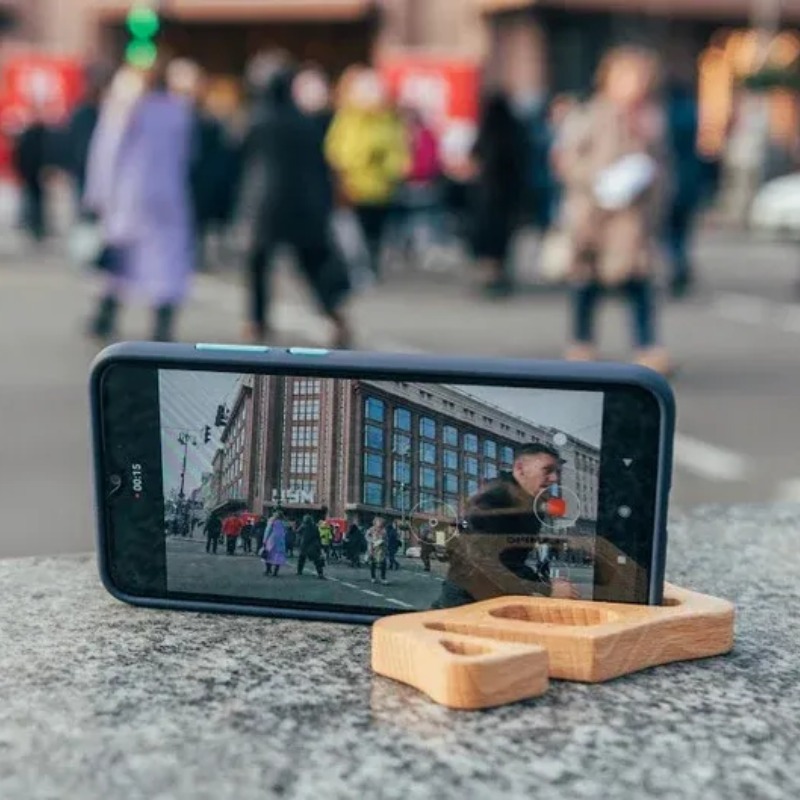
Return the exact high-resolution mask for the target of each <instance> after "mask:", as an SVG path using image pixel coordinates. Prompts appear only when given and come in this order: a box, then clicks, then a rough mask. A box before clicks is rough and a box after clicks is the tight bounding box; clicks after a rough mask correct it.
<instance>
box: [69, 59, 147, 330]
mask: <svg viewBox="0 0 800 800" xmlns="http://www.w3.org/2000/svg"><path fill="white" fill-rule="evenodd" d="M144 88H145V82H144V75H143V74H142V73H141V72H140V71H138V70H135V69H133V68H130V67H123V68H121V69H119V70H118V71H117V72H116V73H115V75H114V77H113V78H112V80H111V83H110V85H109V87H108V89H107V91H106V92H105V94H104V96H103V102H102V104H101V107H100V115H99V117H98V120H97V124H96V125H95V128H94V132H93V134H92V138H91V140H90V142H89V150H88V152H87V156H86V178H85V180H86V184H85V187H84V193H83V197H82V199H81V207H82V209H83V210H84V213H85V214H86V215H87V216H89V215H90V216H96V217H98V219H99V222H100V238H101V242H102V244H101V254H100V256H99V257H98V259H97V261H98V263H97V266H98V267H100V268H101V269H106V268H110V267H111V266H112V265H113V264H114V263H115V262H117V261H118V260H119V259H118V258H117V255H116V248H115V247H114V245H112V243H111V242H112V239H114V238H115V235H114V233H115V230H116V228H117V226H118V224H119V223H118V216H119V214H120V213H122V210H121V209H120V208H119V203H120V195H119V192H118V191H117V189H118V185H117V178H118V172H117V164H118V161H119V154H120V148H121V146H122V141H123V138H124V136H125V134H126V132H127V130H128V123H129V121H130V117H131V114H132V113H133V109H134V108H135V107H136V103H137V102H138V101H139V98H140V97H141V95H142V92H143V91H144ZM115 307H116V298H115V297H113V296H109V297H108V298H107V302H106V303H105V304H103V303H101V305H100V308H99V309H98V312H97V315H96V317H95V320H94V321H93V323H92V326H93V327H92V330H91V333H92V334H94V335H97V336H101V337H104V336H106V335H109V334H110V333H111V329H112V328H113V322H114V319H113V317H114V314H113V312H114V309H115Z"/></svg>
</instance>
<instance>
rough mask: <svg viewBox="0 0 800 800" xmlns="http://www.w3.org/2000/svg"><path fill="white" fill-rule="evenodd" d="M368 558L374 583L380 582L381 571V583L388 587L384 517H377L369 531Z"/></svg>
mask: <svg viewBox="0 0 800 800" xmlns="http://www.w3.org/2000/svg"><path fill="white" fill-rule="evenodd" d="M367 558H368V559H369V572H370V579H371V580H372V582H373V583H377V582H378V572H379V571H380V576H381V583H382V584H383V585H386V584H387V583H388V581H387V580H386V520H384V519H383V517H375V519H374V520H373V522H372V527H371V528H370V529H369V530H368V531H367Z"/></svg>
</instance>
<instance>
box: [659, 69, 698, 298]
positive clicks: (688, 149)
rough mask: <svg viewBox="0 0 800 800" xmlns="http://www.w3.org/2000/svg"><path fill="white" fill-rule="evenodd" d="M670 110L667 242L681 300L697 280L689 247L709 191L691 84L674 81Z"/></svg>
mask: <svg viewBox="0 0 800 800" xmlns="http://www.w3.org/2000/svg"><path fill="white" fill-rule="evenodd" d="M666 110H667V123H668V133H669V143H670V147H671V156H672V163H673V181H674V191H673V194H672V198H671V202H670V204H669V208H668V210H667V218H666V226H665V227H666V230H665V239H666V245H667V248H666V249H667V254H668V256H669V260H670V266H671V271H672V275H671V277H670V289H671V292H672V295H673V297H676V298H681V297H683V296H684V295H686V294H687V293H688V292H689V291H690V290H691V288H692V286H693V284H694V280H695V275H694V269H693V265H692V261H691V257H690V254H689V246H690V241H691V235H692V231H693V228H694V223H695V220H696V219H697V214H698V211H699V210H700V205H701V202H702V200H703V197H704V189H705V179H704V175H703V165H702V162H701V160H700V156H699V154H698V151H697V134H698V128H699V117H700V115H699V109H698V104H697V97H696V92H694V91H693V90H692V87H691V86H690V85H688V84H683V83H680V82H677V81H676V82H673V83H672V84H671V85H670V86H669V87H668V88H667V91H666Z"/></svg>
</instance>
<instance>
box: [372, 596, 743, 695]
mask: <svg viewBox="0 0 800 800" xmlns="http://www.w3.org/2000/svg"><path fill="white" fill-rule="evenodd" d="M733 624H734V607H733V605H732V604H731V603H729V602H728V601H727V600H720V599H718V598H716V597H709V596H708V595H703V594H698V593H697V592H690V591H688V590H686V589H680V588H678V587H676V586H672V585H670V584H666V585H665V591H664V605H662V606H638V605H628V604H624V603H603V602H591V601H580V600H557V599H552V598H549V597H530V596H524V597H498V598H495V599H493V600H485V601H483V602H479V603H473V604H471V605H467V606H461V607H459V608H452V609H445V610H441V611H425V612H422V613H418V614H402V615H397V616H391V617H385V618H384V619H381V620H379V621H378V622H376V623H375V625H374V626H373V629H372V669H373V670H374V671H375V672H377V673H378V674H379V675H384V676H386V677H388V678H393V679H394V680H397V681H400V682H402V683H407V684H409V685H411V686H414V687H415V688H417V689H419V690H420V691H422V692H424V693H425V694H427V695H428V696H429V697H430V698H431V699H433V700H435V701H436V702H437V703H440V704H442V705H445V706H449V707H451V708H460V709H478V708H490V707H493V706H498V705H503V704H505V703H511V702H514V701H516V700H522V699H525V698H529V697H538V696H539V695H541V694H544V692H546V691H547V688H548V678H557V679H561V680H568V681H580V682H584V683H599V682H602V681H607V680H611V679H612V678H618V677H620V676H622V675H628V674H630V673H632V672H638V671H639V670H643V669H647V668H648V667H654V666H657V665H659V664H668V663H670V662H673V661H688V660H692V659H698V658H707V657H709V656H716V655H722V654H723V653H727V652H729V651H730V650H731V649H732V647H733Z"/></svg>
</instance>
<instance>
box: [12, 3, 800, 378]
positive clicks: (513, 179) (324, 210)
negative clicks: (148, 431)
mask: <svg viewBox="0 0 800 800" xmlns="http://www.w3.org/2000/svg"><path fill="white" fill-rule="evenodd" d="M12 5H13V4H12ZM40 5H41V4H40ZM98 5H99V6H104V5H105V4H103V3H99V4H98V3H95V4H93V3H91V2H83V3H79V4H78V5H76V6H75V12H76V15H77V16H78V17H80V18H81V20H82V23H83V28H82V29H81V31H82V33H80V32H79V33H76V30H77V29H76V23H75V21H74V20H73V21H72V24H71V25H70V26H68V27H69V29H70V31H71V32H72V35H73V36H74V37H77V39H76V41H81V37H82V38H83V47H84V48H85V49H86V52H88V53H90V54H91V55H87V54H86V53H81V54H79V55H80V57H79V58H75V59H73V61H72V62H70V61H69V60H64V57H63V56H59V58H58V59H56V58H54V57H52V58H51V57H50V56H48V55H47V53H46V51H45V50H44V49H43V48H40V50H36V48H35V47H33V48H32V47H31V46H30V45H21V44H20V43H19V41H16V40H15V39H14V37H13V35H12V34H13V33H14V31H15V30H17V29H16V28H15V26H14V24H10V25H9V26H8V28H7V35H6V46H5V49H4V50H2V52H3V53H5V63H6V66H7V70H6V71H7V73H9V70H11V72H10V73H9V74H13V75H15V76H16V80H17V84H18V85H19V86H20V87H22V88H21V89H18V91H17V94H16V95H15V96H14V99H7V100H6V103H5V106H4V107H3V108H2V115H0V121H2V132H3V135H4V139H5V143H6V148H7V161H8V164H7V170H6V178H7V180H9V181H11V182H14V183H15V184H16V185H17V186H18V188H19V195H18V196H19V204H18V223H19V225H20V226H21V227H23V228H24V229H25V230H27V231H28V232H29V234H30V237H31V240H32V241H33V242H34V243H38V242H42V241H44V240H45V239H47V237H48V236H49V234H51V233H52V229H53V224H52V222H51V220H50V218H49V215H50V213H51V211H50V209H51V208H52V205H53V204H52V201H51V200H50V199H49V198H48V192H49V191H50V190H51V188H52V185H53V182H54V177H53V176H54V175H55V176H59V175H60V176H61V178H62V179H63V178H64V176H67V179H68V181H69V185H70V194H71V200H72V202H71V206H72V216H71V223H70V228H71V231H70V233H69V237H70V252H72V253H73V256H74V257H75V258H77V259H82V260H84V261H86V262H87V263H90V264H91V265H92V266H93V267H95V268H96V269H97V270H99V271H100V272H101V273H102V274H103V289H102V291H101V292H100V297H99V299H98V301H97V306H96V309H95V311H94V313H93V316H92V318H91V319H90V320H89V321H88V323H87V329H88V333H89V334H90V335H92V336H94V337H96V338H98V339H101V340H105V339H109V338H112V337H113V336H114V335H115V333H116V319H117V315H118V310H119V308H120V306H121V305H122V304H123V303H125V302H126V300H127V299H128V298H129V297H133V296H134V295H136V296H140V297H143V298H144V299H145V301H146V302H147V303H148V304H149V306H150V307H151V309H152V315H153V323H152V328H151V331H150V335H151V337H152V338H154V339H157V340H170V339H172V338H173V337H174V336H175V320H176V315H177V312H178V310H179V309H180V308H181V306H182V305H183V303H184V301H185V299H186V297H187V295H188V291H189V287H190V284H191V281H192V276H193V274H194V273H195V272H196V271H198V270H214V269H217V268H219V267H220V266H222V267H225V268H230V267H231V266H236V267H238V268H240V269H241V271H242V274H243V276H244V286H245V289H246V296H247V300H246V304H245V306H246V311H245V313H244V314H243V320H242V326H241V336H242V338H243V339H244V340H246V341H248V342H260V341H264V340H266V339H268V338H269V336H270V333H271V317H270V314H271V308H272V306H273V305H274V303H273V298H272V294H273V292H272V284H273V280H272V274H273V271H274V270H273V265H274V262H275V254H276V253H277V252H283V248H285V247H289V248H291V250H292V251H293V255H294V261H295V263H296V264H297V267H298V269H299V274H300V276H301V277H302V279H303V280H304V281H305V283H306V284H307V285H308V287H309V288H310V290H311V292H312V294H313V296H314V298H315V299H316V301H317V304H318V306H319V309H320V311H321V313H322V314H323V315H324V316H325V317H326V318H327V319H328V320H329V322H330V323H331V326H332V331H333V334H332V344H333V345H334V346H337V347H348V346H352V345H353V342H354V339H353V330H352V325H351V323H350V319H349V317H348V313H347V300H348V298H349V297H350V296H351V295H352V293H353V292H354V291H357V290H358V289H359V288H361V287H363V286H365V285H368V284H370V283H375V282H378V281H380V280H381V276H382V274H383V273H384V271H385V269H386V268H387V264H393V265H395V268H399V269H406V270H426V271H436V270H446V269H453V262H454V260H455V262H457V265H458V266H457V268H458V269H460V270H461V271H462V272H463V273H464V274H465V275H468V276H469V279H470V280H471V281H474V283H475V284H476V288H477V289H478V291H480V292H481V293H482V294H483V295H484V296H485V297H486V298H487V299H493V300H502V299H503V298H506V297H509V296H510V295H511V294H513V292H514V290H515V283H516V277H517V276H516V274H515V265H514V263H513V262H514V258H513V257H512V250H513V246H514V243H515V241H516V237H518V235H519V232H520V231H521V230H526V231H528V232H533V233H534V235H535V237H536V242H537V246H536V247H535V249H534V250H532V251H531V255H530V257H529V261H531V262H533V263H534V265H535V266H534V269H535V271H536V273H537V274H538V278H539V279H540V280H541V281H543V282H546V283H554V284H565V285H567V286H569V291H570V297H571V303H570V307H571V323H570V337H569V341H568V342H567V343H566V345H565V353H564V354H565V356H566V357H567V358H570V359H574V360H591V359H594V358H596V357H597V349H596V345H595V342H596V331H595V316H596V308H597V306H598V303H599V301H600V300H601V298H602V297H603V296H604V295H606V294H614V295H618V296H620V297H621V298H622V299H623V301H624V302H625V303H626V304H627V305H629V307H630V319H631V323H630V339H631V342H632V349H633V356H632V357H633V359H634V360H636V361H637V362H639V363H642V364H645V365H647V366H650V367H652V368H654V369H656V370H658V371H661V372H663V373H669V372H670V371H671V369H672V366H673V365H672V362H671V359H670V357H669V355H668V353H667V351H666V349H665V348H664V347H663V345H662V341H661V333H660V329H659V324H658V313H657V309H658V299H657V298H658V297H659V294H658V292H657V291H656V289H657V283H658V282H657V281H656V279H655V275H656V274H660V275H661V276H662V277H663V282H664V283H665V285H666V287H667V288H668V289H669V293H670V294H671V296H672V297H674V298H682V297H684V296H686V295H687V294H689V293H690V292H691V291H692V288H693V286H694V283H695V277H696V276H695V270H694V269H693V263H692V255H691V237H692V232H693V230H694V228H695V222H696V219H697V217H698V215H699V214H700V213H702V212H704V211H707V210H708V209H709V208H715V209H717V210H719V209H720V208H722V207H723V206H724V207H725V209H726V210H727V213H728V216H731V215H733V216H734V217H735V216H736V215H737V214H738V215H739V217H742V218H746V215H747V214H748V213H749V209H751V208H752V203H753V200H754V198H755V196H756V193H757V191H758V188H759V186H760V184H761V183H762V182H763V181H765V180H767V179H768V178H771V177H775V176H776V175H780V174H782V173H784V172H788V171H790V170H791V168H792V166H793V164H794V160H795V156H796V144H797V141H796V140H797V136H796V127H795V126H796V123H797V108H796V106H797V102H796V93H795V91H794V88H793V83H792V82H793V80H795V78H794V72H793V65H794V63H795V61H796V59H797V57H798V55H800V39H798V38H797V37H796V36H793V35H792V34H791V33H790V32H785V31H783V30H782V28H781V18H780V17H779V16H774V18H773V17H770V14H769V13H768V12H769V11H770V3H769V2H767V0H764V2H761V3H757V4H755V5H753V6H752V7H748V8H744V7H743V8H742V9H738V6H737V8H734V6H736V3H729V4H728V5H730V6H731V8H730V9H728V11H727V12H726V14H727V17H728V18H731V19H736V17H737V14H739V15H740V16H741V12H747V13H746V14H745V19H743V20H742V21H743V22H745V21H746V22H748V23H749V24H750V27H749V28H742V29H739V28H736V27H733V26H722V25H715V24H714V21H713V20H712V19H709V18H708V17H709V15H710V16H711V17H713V14H712V10H711V9H710V8H709V9H707V13H706V15H705V17H704V16H703V13H702V4H701V5H700V6H698V7H697V8H696V9H694V10H693V11H692V12H689V10H687V9H682V8H681V9H678V8H675V9H669V13H668V14H667V15H666V16H665V17H664V18H663V19H660V18H659V16H658V14H655V16H653V15H652V14H651V15H650V16H649V17H641V18H640V16H641V15H637V14H636V13H635V12H634V11H633V10H632V11H631V14H629V15H624V16H622V17H620V15H616V16H610V15H609V14H608V13H603V12H602V9H599V10H597V11H593V12H592V13H591V14H586V13H583V12H579V11H577V10H576V11H575V12H574V14H572V15H570V17H569V18H568V19H567V18H563V17H562V16H559V14H558V13H557V12H556V11H555V10H553V11H552V13H551V11H550V10H549V9H543V10H542V11H541V12H540V13H539V12H537V13H534V12H533V10H531V9H530V8H529V7H528V6H529V4H527V3H523V2H512V3H490V2H484V3H481V2H478V0H458V2H455V3H452V2H451V3H448V4H446V5H447V7H448V8H449V9H450V11H451V12H452V15H453V16H452V19H451V20H450V22H451V23H452V24H453V25H454V26H456V27H457V28H458V29H459V31H460V33H461V36H460V41H459V43H458V44H459V47H458V48H456V50H458V52H459V53H461V55H459V56H458V57H457V58H455V59H454V58H453V57H447V58H445V57H442V56H441V53H440V52H439V51H438V50H437V42H436V37H437V36H438V37H439V38H442V39H443V41H450V42H452V36H453V34H452V32H446V27H447V25H448V19H447V18H446V17H443V16H442V14H441V13H440V14H439V15H438V17H437V14H434V13H433V11H432V10H431V9H428V10H427V11H424V10H423V9H422V8H421V7H420V4H417V3H414V2H410V1H409V2H405V3H397V2H384V3H366V2H365V3H356V4H353V3H350V4H349V6H353V8H350V10H349V11H347V13H346V14H345V13H344V12H345V9H343V8H340V6H344V5H348V4H346V3H341V2H334V0H329V1H328V2H324V3H311V4H295V10H294V18H293V12H292V10H291V9H289V8H288V6H291V4H283V5H284V6H287V8H284V9H283V10H281V9H278V8H277V7H276V4H274V3H272V2H268V1H265V2H263V3H252V4H251V5H252V8H250V9H249V10H242V11H237V8H238V7H236V8H235V7H234V6H235V5H236V4H234V5H226V4H217V5H218V6H219V7H218V8H217V13H216V15H215V16H214V17H213V24H212V21H211V20H209V21H206V22H205V24H203V20H202V19H201V15H200V12H201V9H200V5H201V4H194V5H197V6H198V8H196V9H194V5H193V4H192V3H191V2H182V3H169V2H136V3H133V4H131V3H116V4H115V3H111V4H110V7H109V8H101V9H98V8H95V6H98ZM202 5H204V6H205V5H206V4H202ZM209 5H214V4H209ZM432 5H433V6H435V5H436V4H435V3H434V4H432ZM599 5H600V6H602V4H599ZM714 5H716V6H718V5H720V4H714ZM742 5H743V6H744V5H746V4H742ZM184 6H185V8H184ZM301 6H303V7H305V11H302V9H301ZM355 6H358V8H355ZM178 7H180V8H178ZM312 7H313V8H312ZM187 9H188V10H187ZM193 9H194V12H196V14H195V13H193ZM40 10H41V9H40ZM259 10H260V11H261V12H263V14H261V15H259V13H258V12H259ZM718 11H719V9H717V12H718ZM17 12H18V13H19V14H22V9H21V7H19V8H17ZM92 12H94V16H93V15H92ZM9 13H10V12H9ZM54 13H55V12H54ZM326 13H327V14H328V17H329V19H328V25H327V26H325V25H324V23H325V15H326ZM81 15H83V16H82V17H81ZM237 15H238V16H237ZM306 15H307V17H308V18H307V19H305V25H306V29H305V31H304V28H303V25H304V17H305V16H306ZM249 16H252V21H253V25H254V27H253V29H252V30H251V31H250V35H249V36H248V35H244V34H245V28H246V23H247V19H248V17H249ZM342 16H344V21H343V19H342ZM240 17H241V18H240ZM9 19H10V18H9ZM270 19H272V21H273V23H274V24H273V27H272V28H270V26H269V24H268V23H269V21H270ZM287 19H288V20H290V21H288V22H287ZM39 20H40V22H41V17H40V18H39ZM620 20H622V21H621V22H620ZM470 22H471V23H472V27H469V25H470ZM595 24H596V25H597V29H596V33H597V35H596V36H595V35H593V30H594V29H593V26H594V25H595ZM32 25H33V23H31V22H30V21H29V22H28V23H27V28H26V29H25V30H27V31H28V32H30V30H32ZM259 26H264V27H261V28H260V27H259ZM443 26H444V29H443ZM34 27H35V26H34ZM45 27H46V26H45ZM9 30H10V31H11V33H8V31H9ZM259 30H261V32H262V34H263V35H262V36H261V37H260V38H259V37H258V36H257V35H256V34H255V32H257V31H259ZM214 31H216V33H217V35H216V36H212V35H211V34H213V32H214ZM570 31H571V35H572V39H570V36H569V35H567V34H568V33H569V32H570ZM17 34H19V31H17ZM42 35H43V36H44V34H42ZM267 36H270V37H271V40H270V44H269V45H266V44H265V41H267ZM45 38H46V36H45ZM51 38H52V33H51ZM56 38H58V36H57V35H56ZM403 38H405V39H407V40H408V42H406V44H407V45H409V44H410V45H412V46H411V47H408V46H407V47H405V49H404V48H403V47H402V44H403V42H402V40H403ZM281 39H283V40H284V41H281ZM426 39H428V40H430V41H429V43H428V46H427V47H426V46H425V40H426ZM472 40H475V42H478V41H480V42H481V44H474V45H472V50H473V54H472V56H471V57H470V56H466V55H463V53H464V52H467V51H469V49H470V45H469V43H470V42H471V41H472ZM570 41H573V46H571V47H570V48H568V50H567V51H566V52H561V51H560V49H559V48H563V47H565V46H566V45H567V43H569V42H570ZM9 42H10V43H11V44H9ZM89 42H91V44H89ZM62 49H68V47H67V45H66V44H64V46H63V47H62ZM440 49H441V48H440ZM51 50H52V47H51ZM398 53H400V54H401V55H398ZM437 53H438V55H437ZM309 54H311V56H313V57H308V56H309ZM350 55H352V56H353V57H354V58H356V60H354V61H353V62H352V63H351V62H350V61H349V59H348V56H350ZM15 59H16V62H20V61H21V65H20V63H16V62H15ZM26 59H27V61H26ZM59 59H60V60H59ZM2 64H3V61H2V60H0V69H2ZM65 65H66V66H65ZM237 65H238V66H239V70H238V72H237V71H236V70H235V67H236V66H237ZM15 67H16V72H14V71H13V70H14V68H15ZM226 68H227V71H226ZM70 70H71V71H70ZM9 80H10V78H8V77H7V79H6V88H5V90H4V92H5V95H6V96H10V95H11V94H13V92H11V90H10V89H9V88H8V84H9ZM562 88H563V90H561V89H562ZM712 91H716V93H717V95H716V96H714V97H712V94H711V93H712ZM0 96H1V95H0ZM789 128H791V136H790V135H788V133H787V130H789ZM737 154H738V155H737ZM737 158H738V159H739V161H738V162H737ZM726 159H727V161H726ZM726 167H727V169H726ZM56 180H57V179H56ZM62 183H63V180H62ZM743 209H744V210H743ZM397 265H400V266H399V267H398V266H397ZM659 265H663V266H665V267H666V269H665V270H661V271H659V270H657V269H656V267H657V266H659Z"/></svg>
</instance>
